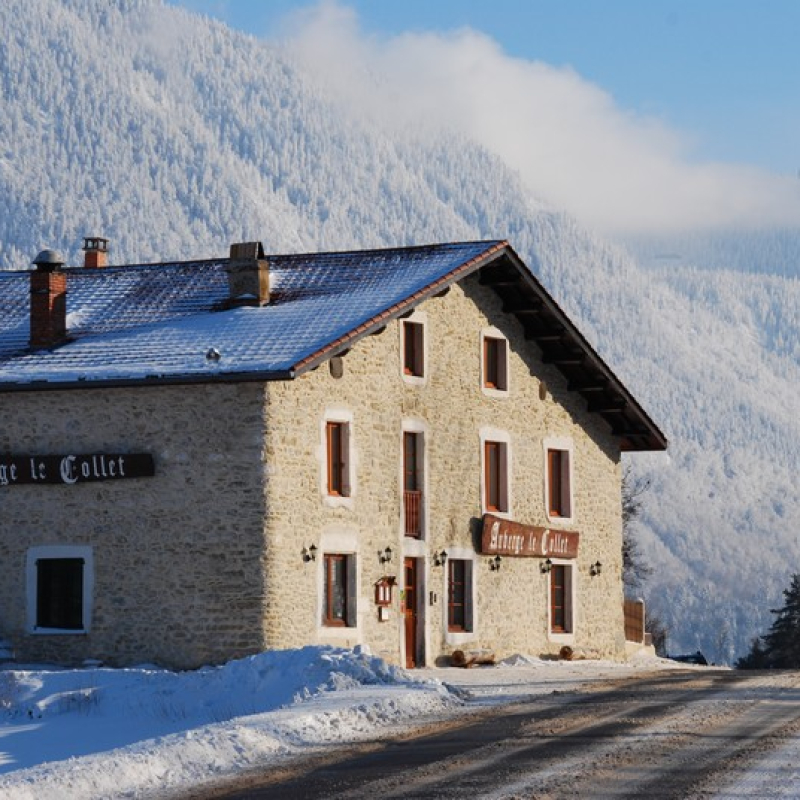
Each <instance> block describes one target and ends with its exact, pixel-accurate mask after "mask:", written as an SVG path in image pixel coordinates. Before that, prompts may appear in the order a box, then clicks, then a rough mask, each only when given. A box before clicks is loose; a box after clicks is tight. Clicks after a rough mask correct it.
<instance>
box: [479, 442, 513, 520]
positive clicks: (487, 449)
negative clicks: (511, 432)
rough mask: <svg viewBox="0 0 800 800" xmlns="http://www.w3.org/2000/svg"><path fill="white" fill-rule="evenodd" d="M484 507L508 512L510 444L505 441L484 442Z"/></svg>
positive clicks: (487, 509)
mask: <svg viewBox="0 0 800 800" xmlns="http://www.w3.org/2000/svg"><path fill="white" fill-rule="evenodd" d="M483 470H484V509H485V510H486V511H499V512H506V511H508V509H509V502H508V445H507V444H506V443H505V442H493V441H488V440H487V441H485V442H484V443H483Z"/></svg>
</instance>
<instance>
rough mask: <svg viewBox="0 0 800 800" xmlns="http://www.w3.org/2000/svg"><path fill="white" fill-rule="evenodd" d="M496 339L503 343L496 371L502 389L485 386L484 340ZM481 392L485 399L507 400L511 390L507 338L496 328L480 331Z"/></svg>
mask: <svg viewBox="0 0 800 800" xmlns="http://www.w3.org/2000/svg"><path fill="white" fill-rule="evenodd" d="M487 339H496V340H498V341H500V342H502V343H503V348H502V350H503V352H502V358H501V359H500V362H499V365H498V369H499V373H500V377H501V378H502V383H503V384H504V385H503V387H502V388H498V387H493V386H487V385H486V340H487ZM480 355H481V392H483V394H484V395H486V396H487V397H496V398H507V397H508V396H509V392H510V389H511V370H510V369H509V346H508V337H507V336H504V335H503V334H502V333H501V332H500V331H499V330H498V329H497V328H484V329H483V330H482V331H481V349H480Z"/></svg>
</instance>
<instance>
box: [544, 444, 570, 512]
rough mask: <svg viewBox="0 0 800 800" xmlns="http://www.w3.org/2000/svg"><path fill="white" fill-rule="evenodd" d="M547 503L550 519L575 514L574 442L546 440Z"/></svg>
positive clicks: (545, 481)
mask: <svg viewBox="0 0 800 800" xmlns="http://www.w3.org/2000/svg"><path fill="white" fill-rule="evenodd" d="M544 475H545V479H544V483H545V486H544V488H545V504H546V511H547V516H548V517H549V518H550V519H561V520H564V519H572V517H573V516H574V497H573V485H572V484H573V481H572V475H573V463H572V442H571V441H570V440H568V439H548V440H545V470H544Z"/></svg>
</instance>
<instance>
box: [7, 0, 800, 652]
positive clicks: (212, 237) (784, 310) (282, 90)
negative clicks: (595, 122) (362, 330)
mask: <svg viewBox="0 0 800 800" xmlns="http://www.w3.org/2000/svg"><path fill="white" fill-rule="evenodd" d="M0 26H1V27H2V30H3V37H2V39H0V81H1V82H2V83H1V85H2V97H3V113H2V114H0V268H4V269H20V268H27V267H28V266H29V264H30V262H31V259H32V258H33V256H34V255H35V254H36V253H37V252H38V251H39V250H41V249H42V248H43V247H55V248H58V249H60V250H61V251H62V252H64V253H65V255H67V258H68V261H70V262H71V263H79V262H80V255H79V252H78V248H79V247H80V244H81V238H82V237H83V236H87V235H103V236H107V237H109V238H110V239H111V247H112V251H111V258H112V262H113V261H117V262H142V261H148V260H155V259H178V258H190V257H196V256H197V257H208V256H209V255H212V254H216V255H225V254H226V253H227V248H228V244H229V243H230V242H233V241H243V240H248V239H260V240H262V241H263V242H264V245H265V248H266V250H267V251H268V252H291V251H300V250H316V249H335V248H343V247H353V246H382V245H403V244H411V243H426V242H433V241H452V240H460V239H475V238H502V237H505V238H508V239H509V240H510V241H511V243H512V245H513V246H514V247H515V248H516V250H517V251H518V252H519V253H520V254H521V256H522V257H523V258H524V259H525V260H526V261H527V263H528V264H529V265H530V266H531V267H532V268H534V269H535V270H536V271H537V272H538V273H539V274H540V276H541V278H542V280H543V281H544V283H545V285H546V286H547V287H548V289H549V290H550V291H551V292H552V293H553V294H554V295H555V296H556V298H557V299H558V300H559V302H560V303H561V304H562V305H563V306H564V308H565V309H566V310H567V312H568V313H569V314H570V315H571V316H572V317H573V319H574V320H575V321H576V322H577V323H578V325H579V326H580V327H581V329H582V330H583V332H584V333H585V334H586V335H587V337H588V338H589V339H590V340H591V341H592V342H593V344H594V345H595V346H596V347H597V349H598V350H599V352H600V353H601V354H602V355H603V357H604V358H605V359H606V360H607V361H608V362H609V363H610V364H611V365H612V367H613V368H614V369H615V371H616V372H617V373H618V374H619V376H620V377H621V378H622V379H623V380H624V381H625V382H626V384H627V385H628V386H629V387H630V388H631V390H632V391H633V392H634V394H635V395H636V396H637V397H638V398H639V399H640V400H641V401H642V403H643V404H644V406H645V407H646V409H647V410H648V411H649V413H650V414H651V415H652V416H653V418H654V419H655V420H656V421H657V422H658V423H659V425H660V426H661V427H662V429H663V430H664V431H665V433H666V434H667V436H668V437H669V439H670V445H671V446H670V450H669V452H668V453H667V454H666V455H663V454H660V455H648V456H634V457H632V458H631V459H630V460H631V463H632V465H633V468H634V471H635V473H636V474H637V475H640V476H643V477H646V478H649V479H650V481H651V483H652V487H651V489H650V491H649V492H647V494H646V495H645V496H644V497H643V511H642V515H641V517H640V519H639V520H638V522H637V526H638V536H639V537H640V540H641V543H642V549H643V551H644V554H645V555H646V557H647V559H648V561H649V562H650V564H651V566H652V568H653V574H652V576H651V577H650V579H649V582H648V584H647V586H646V587H645V589H644V592H643V593H644V595H645V597H646V599H647V600H648V602H649V604H650V606H651V607H652V608H653V609H654V610H655V611H656V613H658V615H659V616H660V617H661V618H662V620H663V621H664V622H665V623H666V624H667V625H668V626H669V628H670V637H669V641H668V647H669V649H670V651H672V652H677V651H681V650H696V649H698V648H699V649H701V650H703V652H704V653H706V655H707V656H708V657H709V658H710V659H714V660H717V661H725V662H731V661H732V660H733V659H734V657H735V656H736V655H740V654H742V653H744V652H746V651H747V650H748V648H749V643H750V640H751V639H752V638H753V637H754V636H755V635H757V634H758V633H760V632H761V631H763V630H764V629H765V628H766V626H767V625H768V624H769V608H770V607H774V606H775V605H776V603H779V601H780V597H781V591H782V589H783V588H784V587H785V586H786V584H787V581H788V576H789V575H790V574H792V573H793V572H797V571H798V564H800V542H798V535H799V534H800V500H799V499H798V492H797V478H796V476H797V474H798V471H800V469H799V468H800V400H798V396H797V387H798V386H800V319H799V318H798V317H799V316H800V262H799V261H798V254H800V232H798V231H796V230H786V229H781V230H774V231H752V232H744V231H718V232H715V234H714V235H713V236H711V235H706V236H704V237H697V236H694V235H689V234H687V235H685V236H677V235H676V236H672V237H663V238H661V239H658V240H655V239H652V240H643V239H639V240H637V241H635V242H633V241H631V242H628V243H627V249H626V243H625V242H616V243H607V242H603V241H601V240H600V239H599V238H598V237H597V236H595V235H593V234H591V233H590V232H587V231H586V230H584V229H582V228H581V226H579V225H578V224H577V222H575V221H574V220H573V219H571V218H570V217H569V216H567V215H566V214H564V213H562V212H560V211H559V210H558V209H557V208H553V207H552V206H551V205H549V204H548V202H547V198H537V197H534V196H532V194H531V192H530V191H529V190H528V188H526V187H525V186H523V185H522V183H521V181H520V179H519V177H518V176H517V175H516V174H515V173H514V172H513V170H511V169H510V168H509V166H507V165H506V164H504V163H502V162H501V161H500V160H499V159H498V158H497V157H495V156H493V155H491V154H490V153H488V152H487V151H486V150H484V149H482V148H481V147H480V146H478V145H477V144H474V143H472V142H470V141H469V140H468V139H467V138H466V137H465V136H464V135H462V134H460V133H459V132H458V131H452V132H451V133H448V134H445V133H442V132H441V131H437V132H436V133H435V134H434V133H433V132H432V131H431V130H429V129H428V128H427V127H426V126H422V125H421V126H409V127H406V126H392V127H389V126H382V125H380V124H376V122H375V120H374V119H370V117H368V116H367V115H360V114H357V113H355V112H354V110H353V107H352V106H351V105H349V104H343V103H337V101H336V99H335V97H333V96H332V95H331V94H330V93H328V92H326V91H325V89H324V88H323V87H322V86H321V85H320V84H319V83H318V81H316V79H315V77H314V75H313V74H312V73H310V72H308V71H306V69H305V68H304V67H303V66H302V65H301V63H300V62H299V61H298V60H296V59H295V58H294V57H293V53H292V52H291V49H290V48H289V47H288V46H285V45H278V44H275V43H268V42H263V41H259V40H256V39H254V38H251V37H248V36H245V35H243V34H240V33H236V32H233V31H231V30H229V29H227V28H226V27H225V26H223V25H222V24H220V23H217V22H213V21H210V20H208V19H204V18H202V17H199V16H194V15H191V14H189V13H187V12H185V11H183V10H181V9H176V8H172V7H164V6H162V5H161V4H160V2H158V0H116V2H114V3H109V2H108V1H107V0H8V1H7V2H4V3H2V4H0ZM1 625H2V621H1V620H0V626H1Z"/></svg>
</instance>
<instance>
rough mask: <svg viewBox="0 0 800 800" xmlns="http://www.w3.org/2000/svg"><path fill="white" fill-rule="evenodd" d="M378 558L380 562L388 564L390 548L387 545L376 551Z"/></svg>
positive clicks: (390, 556) (390, 553) (390, 558)
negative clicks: (378, 551)
mask: <svg viewBox="0 0 800 800" xmlns="http://www.w3.org/2000/svg"><path fill="white" fill-rule="evenodd" d="M378 558H379V559H380V560H381V564H388V563H389V562H390V561H391V560H392V548H391V547H387V548H386V549H385V550H383V551H382V552H380V553H378Z"/></svg>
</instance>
